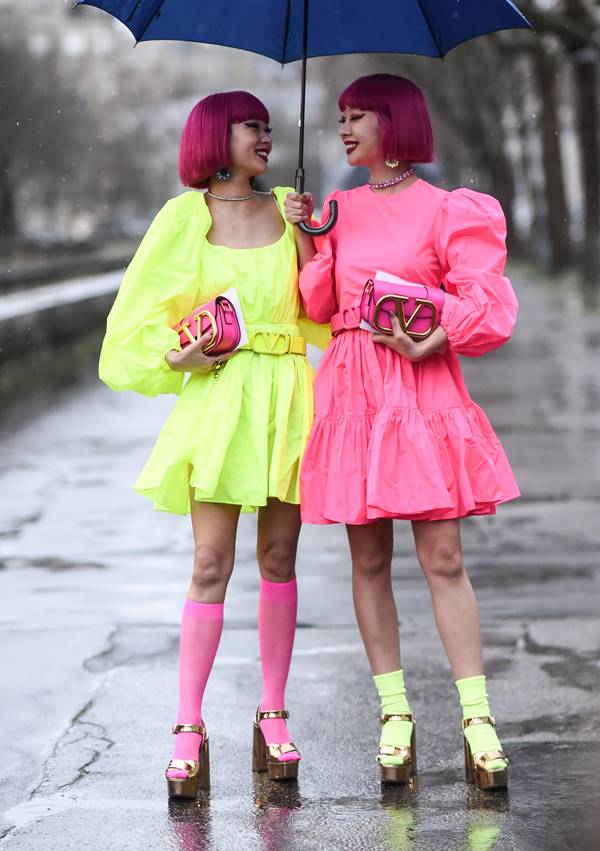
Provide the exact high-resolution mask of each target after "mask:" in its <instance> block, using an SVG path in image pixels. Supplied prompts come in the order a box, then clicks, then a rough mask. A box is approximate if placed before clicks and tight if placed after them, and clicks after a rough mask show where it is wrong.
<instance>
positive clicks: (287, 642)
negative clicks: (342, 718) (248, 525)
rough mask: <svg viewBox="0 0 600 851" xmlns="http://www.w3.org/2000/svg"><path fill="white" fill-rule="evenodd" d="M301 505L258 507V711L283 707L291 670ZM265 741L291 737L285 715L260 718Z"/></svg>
mask: <svg viewBox="0 0 600 851" xmlns="http://www.w3.org/2000/svg"><path fill="white" fill-rule="evenodd" d="M299 533H300V510H299V507H298V506H297V505H290V504H288V503H284V502H280V501H279V500H277V499H270V500H269V501H268V504H267V505H266V506H265V507H264V508H261V509H260V512H259V516H258V539H257V547H256V554H257V558H258V565H259V568H260V575H261V580H260V595H259V601H258V638H259V644H260V659H261V665H262V674H263V693H262V697H261V701H260V705H259V709H260V710H261V711H263V712H266V711H271V710H276V711H277V710H282V709H284V708H285V687H286V684H287V678H288V674H289V670H290V663H291V659H292V649H293V646H294V636H295V632H296V611H297V607H298V591H297V588H296V578H295V565H296V549H297V546H298V535H299ZM259 723H260V728H261V730H262V732H263V734H264V738H265V741H266V742H267V743H268V744H278V745H283V744H285V743H288V742H290V738H291V737H290V734H289V732H288V729H287V725H286V723H285V719H284V718H269V719H266V720H263V721H260V722H259ZM298 758H299V757H298V753H297V751H294V750H289V751H287V752H286V753H282V754H280V756H279V761H283V762H289V761H297V760H298Z"/></svg>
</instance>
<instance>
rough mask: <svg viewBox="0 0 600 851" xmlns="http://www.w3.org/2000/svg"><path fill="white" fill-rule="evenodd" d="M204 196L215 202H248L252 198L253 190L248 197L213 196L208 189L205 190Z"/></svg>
mask: <svg viewBox="0 0 600 851" xmlns="http://www.w3.org/2000/svg"><path fill="white" fill-rule="evenodd" d="M206 194H207V195H210V197H211V198H216V199H217V201H249V200H250V198H253V197H254V189H253V190H252V192H251V193H250V194H249V195H215V194H214V192H211V191H210V189H207V190H206Z"/></svg>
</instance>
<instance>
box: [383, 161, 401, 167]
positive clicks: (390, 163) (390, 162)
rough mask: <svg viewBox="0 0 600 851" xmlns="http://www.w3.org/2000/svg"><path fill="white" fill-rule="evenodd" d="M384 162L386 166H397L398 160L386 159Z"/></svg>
mask: <svg viewBox="0 0 600 851" xmlns="http://www.w3.org/2000/svg"><path fill="white" fill-rule="evenodd" d="M385 164H386V166H387V167H388V168H398V166H399V165H400V160H386V161H385Z"/></svg>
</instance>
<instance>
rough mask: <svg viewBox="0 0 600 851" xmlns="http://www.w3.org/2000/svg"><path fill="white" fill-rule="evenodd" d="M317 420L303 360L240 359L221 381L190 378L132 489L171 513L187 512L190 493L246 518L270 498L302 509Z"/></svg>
mask: <svg viewBox="0 0 600 851" xmlns="http://www.w3.org/2000/svg"><path fill="white" fill-rule="evenodd" d="M209 412H210V413H209ZM312 418H313V399H312V370H311V368H310V366H309V364H308V363H307V361H306V358H304V357H301V356H300V355H291V356H289V357H288V356H285V357H281V358H279V357H273V356H269V355H260V354H255V353H253V352H240V353H238V354H237V355H236V356H235V357H234V358H232V359H231V360H230V361H228V362H227V364H226V366H225V367H224V369H223V370H222V373H221V375H220V376H219V380H218V381H215V380H214V378H213V377H212V375H208V376H203V375H197V376H194V377H193V378H192V379H190V381H189V383H188V384H187V385H186V387H185V389H184V391H183V394H182V395H181V396H180V397H179V399H178V401H177V403H176V405H175V407H174V409H173V411H172V413H171V416H170V417H169V419H168V420H167V422H166V423H165V425H164V427H163V429H162V431H161V433H160V435H159V437H158V440H157V442H156V445H155V447H154V449H153V451H152V454H151V455H150V458H149V459H148V462H147V463H146V466H145V467H144V470H143V471H142V473H141V475H140V477H139V479H138V481H137V482H136V484H135V489H136V491H137V492H138V493H140V494H142V495H143V496H146V497H148V498H149V499H151V500H152V501H153V503H154V507H155V508H156V509H158V510H159V511H169V512H172V513H173V514H188V513H189V512H190V489H191V490H193V498H194V499H195V500H197V501H199V502H215V503H223V504H229V505H240V506H242V511H255V510H256V509H257V508H258V507H260V506H263V505H266V503H267V500H268V499H269V498H276V499H279V500H281V501H282V502H288V503H292V504H295V505H298V504H299V503H300V487H299V477H300V461H301V458H302V453H303V450H304V447H305V445H306V441H307V438H308V435H309V432H310V428H311V425H312Z"/></svg>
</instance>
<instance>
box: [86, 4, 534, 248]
mask: <svg viewBox="0 0 600 851" xmlns="http://www.w3.org/2000/svg"><path fill="white" fill-rule="evenodd" d="M75 5H76V6H79V5H86V6H96V7H97V8H98V9H103V10H104V11H105V12H108V13H109V14H111V15H113V16H114V17H115V18H118V20H119V21H121V22H122V23H123V24H125V26H126V27H127V28H128V29H129V30H130V31H131V33H132V34H133V35H134V36H135V39H136V41H138V42H139V41H160V40H174V41H198V42H202V43H205V44H220V45H223V46H224V47H236V48H238V49H240V50H249V51H250V52H252V53H258V54H260V55H261V56H268V57H269V58H271V59H275V60H276V61H277V62H281V64H282V65H285V64H286V63H287V62H295V61H297V60H299V59H301V60H302V87H301V98H300V121H299V128H300V142H299V149H298V169H297V171H296V190H297V191H298V192H303V191H304V167H303V164H304V105H305V92H306V60H307V58H309V57H311V56H332V55H336V54H339V53H413V54H419V55H422V56H445V55H446V53H448V51H449V50H452V48H453V47H456V45H458V44H461V43H462V42H464V41H468V40H469V39H471V38H475V37H476V36H479V35H484V34H485V33H491V32H497V31H498V30H506V29H525V28H528V27H529V23H528V21H527V20H526V18H525V17H524V16H523V15H522V14H521V12H519V10H518V9H517V7H516V6H515V4H514V3H512V2H511V0H251V2H250V0H77V2H76V3H75ZM336 217H337V205H336V204H335V202H332V204H331V207H330V218H329V221H328V222H327V223H326V224H325V225H323V227H322V228H306V226H305V227H303V230H304V229H308V230H310V232H311V233H326V232H327V230H330V229H331V228H332V227H333V225H334V224H335V219H336Z"/></svg>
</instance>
